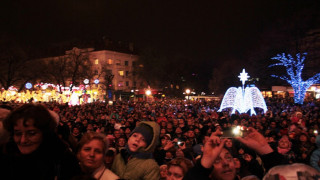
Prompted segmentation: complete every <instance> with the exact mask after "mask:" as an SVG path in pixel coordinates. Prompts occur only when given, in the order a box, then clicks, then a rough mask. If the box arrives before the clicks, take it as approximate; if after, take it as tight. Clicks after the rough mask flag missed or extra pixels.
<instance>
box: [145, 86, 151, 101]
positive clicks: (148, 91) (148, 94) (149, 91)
mask: <svg viewBox="0 0 320 180" xmlns="http://www.w3.org/2000/svg"><path fill="white" fill-rule="evenodd" d="M150 95H151V90H150V89H147V90H146V97H147V101H148V100H149V98H148V97H149V96H150Z"/></svg>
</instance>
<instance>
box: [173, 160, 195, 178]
mask: <svg viewBox="0 0 320 180" xmlns="http://www.w3.org/2000/svg"><path fill="white" fill-rule="evenodd" d="M171 166H178V167H180V168H181V169H182V172H183V176H184V175H185V174H186V173H187V172H188V170H189V169H191V168H192V167H193V163H192V162H191V161H190V160H189V159H187V158H183V157H177V158H174V159H172V160H171V161H170V162H169V163H168V169H169V168H170V167H171Z"/></svg>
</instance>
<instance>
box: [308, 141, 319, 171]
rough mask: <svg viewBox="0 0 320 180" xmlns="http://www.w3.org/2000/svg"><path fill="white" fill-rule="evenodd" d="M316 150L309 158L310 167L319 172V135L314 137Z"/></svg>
mask: <svg viewBox="0 0 320 180" xmlns="http://www.w3.org/2000/svg"><path fill="white" fill-rule="evenodd" d="M316 145H317V149H316V150H314V151H313V152H312V154H311V157H310V165H311V166H312V167H313V168H315V169H317V170H318V171H320V135H318V136H317V137H316Z"/></svg>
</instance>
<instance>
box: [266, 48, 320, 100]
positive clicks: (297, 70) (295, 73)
mask: <svg viewBox="0 0 320 180" xmlns="http://www.w3.org/2000/svg"><path fill="white" fill-rule="evenodd" d="M306 55H307V53H302V54H300V53H298V54H296V58H294V57H292V56H291V55H290V54H287V55H286V54H285V53H282V54H278V55H277V56H276V57H273V58H271V59H273V60H277V61H280V63H275V64H272V65H270V66H269V67H272V66H284V67H285V68H286V70H287V76H277V75H272V76H273V77H277V78H280V79H282V80H285V81H287V82H288V83H289V84H290V85H291V86H292V88H293V90H294V102H295V103H297V104H303V100H304V96H305V94H306V91H307V89H308V88H309V87H310V86H311V85H312V84H314V83H316V82H318V81H319V80H320V73H318V74H316V75H314V76H313V77H311V78H309V79H308V80H306V81H303V80H302V78H301V74H302V70H303V67H304V60H305V57H306Z"/></svg>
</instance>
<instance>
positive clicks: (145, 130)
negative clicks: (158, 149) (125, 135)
mask: <svg viewBox="0 0 320 180" xmlns="http://www.w3.org/2000/svg"><path fill="white" fill-rule="evenodd" d="M135 133H136V136H138V134H141V136H142V138H143V139H144V141H145V143H146V147H148V146H149V145H150V143H151V141H152V138H153V130H152V128H151V127H150V126H149V125H146V124H141V125H140V126H137V127H136V128H135V129H134V130H133V131H132V132H131V134H130V136H129V140H130V138H131V136H132V135H134V134H135Z"/></svg>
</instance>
